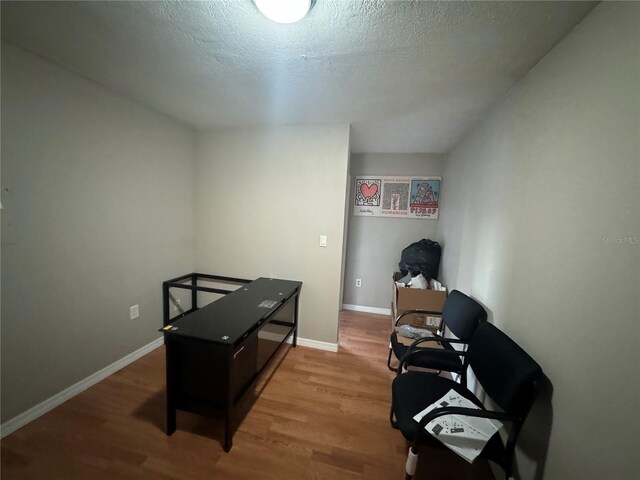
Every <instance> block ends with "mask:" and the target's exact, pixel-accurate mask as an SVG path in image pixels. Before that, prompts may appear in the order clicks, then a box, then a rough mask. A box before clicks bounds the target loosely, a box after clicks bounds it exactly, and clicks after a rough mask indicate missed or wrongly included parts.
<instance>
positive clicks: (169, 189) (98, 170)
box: [2, 44, 194, 422]
mask: <svg viewBox="0 0 640 480" xmlns="http://www.w3.org/2000/svg"><path fill="white" fill-rule="evenodd" d="M193 155H194V136H193V133H192V132H190V131H189V130H188V129H186V128H184V127H182V126H180V125H179V124H177V123H175V122H173V121H171V120H169V119H168V118H166V117H164V116H162V115H159V114H157V113H155V112H152V111H150V110H148V109H146V108H144V107H142V106H140V105H138V104H135V103H133V102H130V101H128V100H126V99H124V98H122V97H120V96H117V95H114V94H112V93H111V92H110V91H108V90H106V89H104V88H102V87H100V86H98V85H97V84H95V83H92V82H88V81H86V80H84V79H82V78H80V77H78V76H76V75H73V74H71V73H69V72H67V71H66V70H63V69H61V68H59V67H57V66H54V65H52V64H50V63H47V62H44V61H42V60H40V59H38V58H36V57H34V56H32V55H30V54H27V53H25V52H23V51H22V50H19V49H16V48H14V47H12V46H9V45H5V44H3V45H2V203H3V206H4V210H3V212H2V421H3V422H4V421H6V420H8V419H10V418H12V417H14V416H15V415H17V414H19V413H22V412H24V411H25V410H27V409H29V408H30V407H33V406H34V405H36V404H38V403H40V402H42V401H44V400H46V399H48V398H49V397H51V396H52V395H54V394H56V393H58V392H60V391H62V390H64V389H65V388H67V387H69V386H71V385H72V384H74V383H76V382H78V381H80V380H82V379H84V378H86V377H87V376H89V375H91V374H93V373H95V372H96V371H98V370H100V369H102V368H104V367H105V366H107V365H109V364H111V363H113V362H115V361H116V360H119V359H121V358H122V357H124V356H125V355H127V354H129V353H131V352H132V351H135V350H136V349H138V348H140V347H142V346H144V345H146V344H148V343H149V342H151V341H152V340H154V339H156V338H158V337H159V333H158V332H157V329H158V328H159V327H160V326H161V318H162V317H161V282H162V281H163V280H165V279H166V278H168V277H170V276H173V275H177V274H180V273H186V272H189V271H190V270H192V268H193V196H192V186H193V181H194V179H193V174H194V172H193ZM134 304H139V305H140V315H141V316H140V318H139V319H137V320H133V321H131V320H129V307H130V306H131V305H134Z"/></svg>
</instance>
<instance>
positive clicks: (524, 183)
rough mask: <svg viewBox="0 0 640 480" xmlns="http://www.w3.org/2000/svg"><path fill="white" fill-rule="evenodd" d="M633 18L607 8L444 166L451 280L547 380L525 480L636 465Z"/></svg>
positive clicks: (637, 201)
mask: <svg viewBox="0 0 640 480" xmlns="http://www.w3.org/2000/svg"><path fill="white" fill-rule="evenodd" d="M639 25H640V4H637V3H635V4H634V3H602V4H600V5H599V6H598V7H596V8H595V9H594V10H593V12H592V13H591V14H590V15H589V16H588V17H587V18H586V19H585V20H584V21H583V22H582V23H581V24H580V25H578V27H577V28H576V29H575V30H574V31H573V32H572V33H571V34H570V35H569V36H568V37H567V38H566V39H565V40H563V41H562V42H561V43H560V44H559V45H558V46H557V47H556V48H555V49H554V50H553V51H552V52H551V53H550V54H549V55H548V56H547V57H546V58H544V59H543V60H542V62H541V63H540V64H538V65H537V66H536V67H535V68H534V69H533V70H532V71H531V72H530V73H529V74H528V75H527V76H526V77H525V78H524V79H523V80H522V81H520V82H519V83H518V84H517V86H516V87H514V88H513V89H512V91H511V92H509V94H508V95H507V96H506V97H505V98H504V99H503V101H502V102H501V103H500V104H499V105H498V106H497V107H496V108H495V109H494V110H493V111H492V112H491V113H490V114H489V115H488V116H487V117H486V118H485V119H484V120H483V121H482V122H481V124H480V125H479V126H478V128H477V129H476V130H475V131H473V132H472V133H470V134H468V135H467V136H466V137H465V138H464V139H463V140H462V141H461V142H460V143H459V144H458V145H457V146H456V147H455V148H454V149H453V150H452V151H451V152H450V155H449V158H448V161H447V162H446V163H445V170H444V172H443V178H444V185H443V189H442V192H443V198H442V200H443V203H442V214H441V218H440V223H439V237H440V239H441V240H442V241H443V243H444V251H445V252H446V254H445V256H444V264H443V274H444V275H443V276H444V281H445V282H446V283H447V285H448V286H449V287H450V288H459V289H461V290H463V291H465V292H468V293H469V294H471V295H472V296H474V297H476V298H478V299H479V300H480V301H481V302H483V303H484V304H485V305H486V306H487V308H488V309H489V310H490V312H491V320H492V321H493V322H495V324H497V325H498V326H499V327H501V328H502V329H504V330H505V331H506V332H507V333H508V334H509V335H511V336H512V337H513V338H514V339H516V341H518V342H519V343H520V345H521V346H522V347H523V348H524V349H525V350H527V351H528V352H530V354H531V355H532V356H533V357H534V358H535V359H536V360H537V361H538V362H539V363H540V364H541V366H542V368H543V370H544V372H545V374H546V376H547V377H548V381H547V382H545V383H544V384H543V389H542V390H543V391H542V395H541V398H540V401H539V402H538V405H537V407H536V409H535V411H534V413H533V415H532V417H531V418H530V421H529V422H528V424H527V426H526V430H525V432H524V435H523V437H522V442H521V447H522V448H521V452H520V454H519V457H518V460H519V465H520V471H521V474H522V478H527V479H534V478H542V477H541V475H542V466H541V465H536V461H540V460H542V462H544V461H545V456H546V468H545V469H544V478H545V479H549V480H553V479H558V480H560V479H583V480H584V479H594V480H596V479H597V480H600V479H604V478H611V479H614V478H615V479H632V478H637V476H638V472H639V471H640V463H639V460H638V459H639V457H638V451H639V449H640V444H639V443H640V442H639V438H640V437H639V436H638V432H639V431H640V428H639V427H640V425H639V421H638V415H637V414H636V411H637V408H638V405H639V404H640V375H639V368H640V354H639V351H640V350H639V347H640V344H639V343H640V342H639V338H640V337H639V331H640V330H639V329H640V318H639V312H640V303H639V298H640V246H639V245H638V235H640V225H639V223H640V194H639V191H640V180H639V169H640V145H639V139H640V119H639V116H640V29H639V28H638V27H639ZM625 239H626V240H625ZM610 396H613V398H614V400H611V397H610Z"/></svg>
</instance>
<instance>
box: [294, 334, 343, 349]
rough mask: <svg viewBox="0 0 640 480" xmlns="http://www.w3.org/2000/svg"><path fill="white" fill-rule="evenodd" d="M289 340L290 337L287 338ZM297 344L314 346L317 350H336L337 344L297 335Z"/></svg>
mask: <svg viewBox="0 0 640 480" xmlns="http://www.w3.org/2000/svg"><path fill="white" fill-rule="evenodd" d="M289 340H290V341H291V339H289ZM298 345H300V346H301V347H309V348H315V349H317V350H326V351H328V352H337V351H338V344H337V343H329V342H320V341H318V340H311V339H309V338H300V337H298Z"/></svg>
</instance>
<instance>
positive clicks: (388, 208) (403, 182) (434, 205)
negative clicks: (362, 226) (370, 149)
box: [353, 175, 442, 219]
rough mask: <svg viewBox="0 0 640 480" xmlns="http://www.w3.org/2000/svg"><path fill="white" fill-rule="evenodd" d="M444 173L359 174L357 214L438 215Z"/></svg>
mask: <svg viewBox="0 0 640 480" xmlns="http://www.w3.org/2000/svg"><path fill="white" fill-rule="evenodd" d="M441 180H442V177H393V176H385V175H362V176H357V177H356V186H355V187H356V188H355V195H354V208H353V214H354V215H358V216H370V217H403V218H422V219H437V218H438V213H439V211H440V208H439V204H440V183H441Z"/></svg>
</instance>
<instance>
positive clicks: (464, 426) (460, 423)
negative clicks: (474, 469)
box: [413, 390, 502, 463]
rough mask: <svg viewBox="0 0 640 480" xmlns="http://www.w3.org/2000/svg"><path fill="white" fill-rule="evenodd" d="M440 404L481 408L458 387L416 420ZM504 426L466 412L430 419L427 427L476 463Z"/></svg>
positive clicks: (452, 447) (449, 445)
mask: <svg viewBox="0 0 640 480" xmlns="http://www.w3.org/2000/svg"><path fill="white" fill-rule="evenodd" d="M441 407H465V408H474V409H477V410H479V409H478V407H477V406H476V405H474V404H473V403H472V402H470V401H469V400H467V399H466V398H464V397H463V396H461V395H460V394H459V393H457V392H456V391H455V390H449V392H448V393H447V394H446V395H444V396H443V397H442V398H441V399H440V400H438V401H437V402H435V403H433V404H432V405H429V406H428V407H427V408H425V409H424V410H423V411H421V412H420V413H418V414H417V415H416V416H415V417H413V419H414V420H415V421H416V422H419V421H420V420H422V417H424V416H425V415H426V414H427V413H429V412H430V411H431V410H433V409H435V408H441ZM500 428H502V423H501V422H499V421H497V420H492V419H489V418H478V417H469V416H465V415H443V416H442V417H438V418H436V419H434V420H431V421H430V422H429V423H427V425H426V426H425V429H426V430H427V431H428V432H429V433H430V434H431V435H433V436H434V437H436V438H437V439H438V440H440V441H441V442H442V443H444V444H445V445H446V446H447V447H448V448H450V449H451V450H453V451H454V452H456V453H457V454H458V455H460V456H461V457H462V458H464V459H465V460H466V461H467V462H469V463H471V462H473V461H474V460H475V459H476V457H477V456H478V455H480V452H481V451H482V449H483V448H484V446H485V445H486V444H487V442H488V441H489V439H490V438H491V437H492V436H493V435H494V434H495V433H496V432H497V431H498V430H500Z"/></svg>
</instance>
